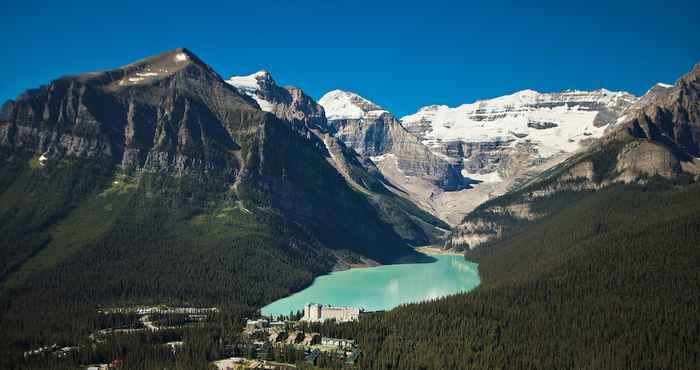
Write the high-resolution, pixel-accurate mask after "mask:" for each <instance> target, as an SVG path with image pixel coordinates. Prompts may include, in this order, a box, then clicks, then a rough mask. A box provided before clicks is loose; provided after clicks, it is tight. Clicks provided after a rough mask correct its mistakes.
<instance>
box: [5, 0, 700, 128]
mask: <svg viewBox="0 0 700 370" xmlns="http://www.w3.org/2000/svg"><path fill="white" fill-rule="evenodd" d="M100 3H101V1H94V0H93V1H46V0H44V1H34V0H24V1H4V2H3V4H0V12H1V13H2V15H3V16H2V21H0V34H2V35H3V45H2V46H1V48H0V50H1V51H0V53H2V58H0V63H1V64H2V66H1V67H2V68H0V81H2V83H1V84H0V99H2V100H5V99H8V98H14V97H15V96H17V95H18V94H19V93H20V92H21V91H23V90H25V89H26V88H30V87H37V86H39V85H41V84H44V83H47V82H48V81H50V80H52V79H55V78H57V77H59V76H61V75H65V74H75V73H80V72H87V71H92V70H100V69H107V68H111V67H116V66H119V65H123V64H126V63H129V62H131V61H134V60H136V59H140V58H143V57H146V56H148V55H151V54H156V53H159V52H161V51H165V50H169V49H173V48H176V47H180V46H182V47H187V48H189V49H190V50H192V51H193V52H194V53H196V54H197V55H198V56H199V57H200V58H202V59H203V60H204V61H205V62H207V63H208V64H210V65H211V66H212V67H213V68H214V69H215V70H216V71H218V72H219V73H220V74H221V75H222V76H224V77H228V76H229V75H232V74H239V75H240V74H249V73H252V72H255V71H256V70H259V69H267V70H268V71H270V72H271V73H272V75H273V76H274V77H275V79H276V80H277V81H278V83H280V84H290V85H295V86H299V87H301V88H303V89H304V90H305V91H306V92H307V93H308V94H309V95H311V96H313V97H315V98H319V97H320V96H321V95H322V94H323V93H325V92H326V91H329V90H332V89H336V88H339V89H344V90H350V91H354V92H357V93H359V94H361V95H363V96H365V97H367V98H369V99H371V100H373V101H375V102H376V103H378V104H380V105H382V106H384V107H385V108H387V109H390V110H392V111H394V112H395V113H397V114H398V115H399V116H400V115H404V114H409V113H412V112H414V111H415V110H417V109H418V108H419V107H421V106H425V105H429V104H447V105H450V106H455V105H459V104H462V103H466V102H471V101H473V100H475V99H483V98H489V97H493V96H499V95H504V94H507V93H511V92H514V91H517V90H522V89H526V88H531V89H535V90H538V91H543V92H546V91H557V90H563V89H567V88H574V89H595V88H600V87H605V88H608V89H612V90H627V91H630V92H632V93H635V94H642V93H644V92H645V91H646V90H647V89H648V88H649V87H650V86H651V85H653V84H654V83H656V82H659V81H661V82H673V81H675V79H676V78H677V77H678V76H680V75H681V74H683V73H685V72H686V71H688V70H689V69H690V68H691V67H692V65H693V64H695V63H696V62H698V61H700V37H699V36H700V23H699V22H698V21H697V20H698V14H700V5H699V4H700V1H697V0H696V1H669V2H666V3H665V4H664V3H662V2H660V1H654V2H647V1H636V2H629V1H615V0H611V1H597V0H593V1H578V2H576V1H519V2H511V1H498V0H494V1H479V2H466V1H460V2H456V1H455V2H450V1H442V0H432V1H421V2H419V3H418V2H416V3H412V2H409V1H398V2H383V1H379V0H374V1H363V0H354V1H347V2H344V1H337V2H335V1H330V0H328V1H306V2H293V1H272V0H267V1H266V0H258V1H246V2H241V1H226V2H224V1H222V2H219V3H214V2H206V1H187V2H179V1H176V0H170V1H167V2H164V1H163V2H161V1H139V2H135V1H112V2H109V3H110V4H108V5H107V4H100ZM105 3H106V2H105ZM194 6H196V7H194Z"/></svg>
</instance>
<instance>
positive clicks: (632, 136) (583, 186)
mask: <svg viewBox="0 0 700 370" xmlns="http://www.w3.org/2000/svg"><path fill="white" fill-rule="evenodd" d="M699 70H700V68H699V67H698V65H696V66H695V67H694V68H693V70H692V71H690V72H689V73H688V74H686V75H685V76H683V77H681V78H680V79H679V80H678V81H677V82H676V83H675V84H674V85H664V84H657V85H655V86H654V87H652V88H651V89H650V90H649V91H648V92H647V93H646V94H645V95H644V96H642V97H641V98H640V99H638V101H636V102H634V103H633V104H631V105H630V106H629V107H627V109H626V110H624V111H623V112H622V114H618V117H617V118H616V119H615V121H616V122H615V125H614V126H612V127H610V128H609V129H608V130H606V132H605V133H604V136H603V137H601V139H600V140H598V141H597V142H594V143H593V144H592V145H589V146H588V147H585V148H583V149H581V150H580V151H578V152H575V153H574V154H573V155H572V156H570V157H569V158H567V159H566V160H564V161H563V162H561V163H559V164H558V165H556V166H554V167H552V168H549V169H547V170H546V171H544V172H542V173H541V174H539V175H536V176H534V177H532V178H530V179H528V180H527V181H524V182H522V183H521V184H519V186H516V187H514V189H512V191H510V192H509V193H507V194H505V195H504V196H503V197H498V198H495V199H493V200H490V201H488V202H486V203H484V204H482V205H481V206H479V207H477V208H476V209H475V210H474V211H473V212H471V213H470V214H468V215H467V216H466V217H465V218H464V220H463V221H462V223H460V225H458V226H457V227H456V228H455V229H454V231H453V233H452V236H451V237H450V238H449V239H448V242H447V246H448V247H456V248H459V249H462V248H474V247H475V246H477V245H479V244H481V243H484V242H485V241H488V240H490V239H493V238H495V237H500V236H502V235H503V233H508V232H513V231H514V230H519V229H521V228H522V227H525V225H526V224H529V223H530V222H532V221H534V220H537V219H540V218H542V217H544V216H546V215H547V214H549V213H551V212H553V210H554V209H555V208H556V207H560V206H561V204H555V205H552V204H553V203H552V202H549V201H548V200H549V198H551V197H552V195H553V194H556V193H559V192H574V193H577V192H585V191H589V190H596V189H601V188H605V187H607V186H610V185H612V184H616V183H647V182H650V181H653V180H654V179H655V178H664V179H668V180H672V181H690V182H692V181H698V179H699V178H700V177H699V176H698V175H699V174H700V167H699V165H700V160H699V159H698V157H697V156H698V153H699V152H698V150H699V147H698V138H699V134H698V130H699V129H700V114H698V113H699V112H700V111H699V108H698V107H699V104H700V103H699V101H700V99H698V97H699V91H700V83H699V81H700V77H699V75H700V72H699ZM544 204H546V206H545V205H544Z"/></svg>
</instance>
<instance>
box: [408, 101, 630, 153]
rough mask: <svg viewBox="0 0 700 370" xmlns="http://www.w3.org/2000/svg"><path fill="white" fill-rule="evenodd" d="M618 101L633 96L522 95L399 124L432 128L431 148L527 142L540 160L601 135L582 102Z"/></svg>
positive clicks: (421, 114)
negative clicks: (539, 126)
mask: <svg viewBox="0 0 700 370" xmlns="http://www.w3.org/2000/svg"><path fill="white" fill-rule="evenodd" d="M622 99H631V100H630V101H633V99H634V97H633V96H631V95H629V94H626V93H623V92H611V91H608V90H603V89H601V90H596V91H593V92H585V91H575V90H569V91H565V92H563V93H552V94H542V93H538V92H536V91H534V90H523V91H519V92H516V93H514V94H511V95H507V96H502V97H498V98H494V99H490V100H484V101H477V102H475V103H471V104H464V105H461V106H458V107H456V108H450V107H448V106H445V105H433V106H428V107H425V108H422V109H420V110H419V111H418V112H416V113H415V114H412V115H408V116H405V117H403V118H402V119H401V122H402V123H403V124H404V126H407V127H410V126H412V125H415V126H421V125H425V124H426V123H427V124H428V125H429V126H430V127H429V129H428V132H426V134H425V140H424V143H426V144H428V145H429V146H435V144H436V143H438V142H440V141H453V140H460V141H464V142H490V141H494V140H497V139H501V140H509V141H512V145H516V144H517V143H518V142H524V141H530V142H532V143H535V144H538V145H539V151H540V155H541V156H548V155H552V154H556V153H557V152H559V151H564V152H573V151H575V150H577V149H579V148H580V141H581V140H582V139H585V138H597V137H600V136H602V135H603V133H604V131H605V129H606V127H596V126H595V125H594V124H593V121H594V118H595V117H596V115H597V114H598V112H597V111H595V110H589V109H587V108H585V107H583V106H581V104H582V103H583V102H596V103H602V104H605V105H614V104H617V103H618V102H619V101H620V100H622ZM535 104H537V105H538V106H535ZM555 104H556V105H558V106H554V105H555ZM528 123H532V124H536V123H541V124H544V123H554V124H556V127H551V128H545V129H537V128H532V127H529V126H528ZM515 134H518V135H515ZM525 135H526V136H525ZM518 136H524V137H518ZM431 144H433V145H431Z"/></svg>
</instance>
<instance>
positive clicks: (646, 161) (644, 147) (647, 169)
mask: <svg viewBox="0 0 700 370" xmlns="http://www.w3.org/2000/svg"><path fill="white" fill-rule="evenodd" d="M615 170H616V171H617V172H618V173H619V175H617V177H616V178H615V180H616V181H621V182H625V183H631V182H635V181H637V180H638V179H639V178H640V177H642V176H643V177H653V176H661V177H664V178H672V177H674V176H676V175H677V174H679V173H680V172H681V164H680V161H679V160H678V158H676V157H675V156H674V155H673V153H672V152H671V151H670V150H669V149H668V148H667V147H665V146H663V145H661V144H657V143H654V142H651V141H632V142H630V143H629V144H627V145H626V146H625V147H624V148H623V149H622V151H620V154H618V156H617V165H616V166H615Z"/></svg>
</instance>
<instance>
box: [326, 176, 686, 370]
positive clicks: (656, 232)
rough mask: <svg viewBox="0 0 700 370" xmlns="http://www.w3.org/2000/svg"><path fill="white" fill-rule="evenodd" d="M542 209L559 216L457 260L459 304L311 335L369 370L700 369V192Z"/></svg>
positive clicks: (659, 185) (590, 198)
mask: <svg viewBox="0 0 700 370" xmlns="http://www.w3.org/2000/svg"><path fill="white" fill-rule="evenodd" d="M574 200H576V201H575V202H574ZM548 201H549V202H550V204H551V205H554V204H559V205H560V206H559V207H556V208H559V210H558V211H556V212H553V213H552V214H550V215H549V216H547V217H544V218H542V219H540V220H537V221H535V222H533V223H532V224H531V225H529V227H527V228H524V229H520V231H518V232H516V233H514V234H512V235H509V236H507V237H505V238H504V239H502V240H497V241H493V242H491V243H489V244H487V245H484V246H483V247H481V248H477V249H476V250H474V251H471V252H469V253H467V258H468V259H470V260H474V261H478V262H479V264H480V265H479V271H480V275H481V277H482V285H481V286H479V287H478V288H476V289H475V290H473V291H472V292H470V293H469V294H466V295H456V296H452V297H448V298H444V299H439V300H436V301H433V302H427V303H421V304H416V305H408V306H404V307H401V308H398V309H395V310H392V311H389V312H386V313H380V314H376V315H372V316H370V317H369V318H368V319H366V320H363V321H360V322H359V323H356V324H345V325H339V326H336V325H333V324H326V325H325V326H324V327H323V328H322V329H321V330H322V331H323V332H324V333H325V334H327V335H332V336H341V337H342V336H346V337H355V338H358V340H359V341H360V345H361V348H362V350H363V353H364V355H363V358H362V360H361V365H360V366H361V367H362V368H368V369H441V368H449V369H504V368H507V369H574V368H575V369H695V368H698V367H700V351H699V350H698V348H700V319H699V318H698V314H697V313H698V312H700V290H699V289H698V287H700V186H698V185H697V184H693V185H690V186H681V185H679V184H672V183H670V182H668V181H666V180H660V179H657V180H654V181H651V182H650V183H649V184H648V185H646V186H638V185H619V186H613V187H610V188H606V189H604V190H601V191H597V192H584V193H558V194H557V195H554V196H553V197H551V198H549V199H548Z"/></svg>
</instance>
